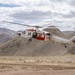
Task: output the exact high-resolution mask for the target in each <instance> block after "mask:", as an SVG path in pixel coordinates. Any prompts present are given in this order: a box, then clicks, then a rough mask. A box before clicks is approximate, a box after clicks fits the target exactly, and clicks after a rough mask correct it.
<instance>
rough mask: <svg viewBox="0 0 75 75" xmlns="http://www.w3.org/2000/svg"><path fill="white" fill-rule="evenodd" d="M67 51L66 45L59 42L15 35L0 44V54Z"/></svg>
mask: <svg viewBox="0 0 75 75" xmlns="http://www.w3.org/2000/svg"><path fill="white" fill-rule="evenodd" d="M67 51H68V47H65V45H64V44H60V43H55V42H54V43H51V42H50V41H37V40H35V39H34V40H33V41H32V42H28V41H27V39H25V38H21V37H16V38H14V39H12V40H11V41H9V42H7V43H5V44H3V45H1V46H0V55H11V56H14V55H15V56H17V55H18V56H50V55H63V54H64V53H66V52H67Z"/></svg>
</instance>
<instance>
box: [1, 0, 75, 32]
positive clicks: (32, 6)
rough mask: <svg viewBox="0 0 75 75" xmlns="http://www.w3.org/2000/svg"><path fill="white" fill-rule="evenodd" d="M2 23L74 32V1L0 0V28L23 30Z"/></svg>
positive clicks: (16, 26) (22, 27)
mask: <svg viewBox="0 0 75 75" xmlns="http://www.w3.org/2000/svg"><path fill="white" fill-rule="evenodd" d="M2 21H10V22H17V23H22V24H29V25H42V26H43V25H47V24H50V25H51V26H52V25H53V26H56V27H58V28H59V29H60V30H65V31H66V30H75V0H0V27H2V28H9V29H12V30H20V29H24V26H18V25H14V24H8V23H3V22H2Z"/></svg>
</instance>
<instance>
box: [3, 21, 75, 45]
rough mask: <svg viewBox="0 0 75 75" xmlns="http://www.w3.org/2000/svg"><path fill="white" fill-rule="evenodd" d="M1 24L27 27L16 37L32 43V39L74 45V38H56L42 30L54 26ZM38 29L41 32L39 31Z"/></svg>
mask: <svg viewBox="0 0 75 75" xmlns="http://www.w3.org/2000/svg"><path fill="white" fill-rule="evenodd" d="M2 22H3V23H10V24H17V25H22V26H26V27H28V28H27V29H25V30H23V31H19V32H18V33H17V35H18V36H19V37H24V38H27V39H28V41H29V42H31V41H32V39H36V40H40V41H47V40H49V41H51V42H54V41H55V42H60V43H74V44H75V36H73V37H72V38H71V39H65V38H62V37H59V36H56V35H54V34H52V33H51V32H47V31H44V30H43V29H44V28H48V27H55V26H50V24H47V25H46V24H45V25H42V26H39V25H35V26H31V25H28V24H20V23H14V22H9V21H2ZM30 27H33V28H30ZM40 28H41V29H42V30H40Z"/></svg>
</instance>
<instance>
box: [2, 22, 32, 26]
mask: <svg viewBox="0 0 75 75" xmlns="http://www.w3.org/2000/svg"><path fill="white" fill-rule="evenodd" d="M2 22H6V23H10V24H17V25H22V26H27V27H32V26H30V25H27V24H20V23H15V22H9V21H2Z"/></svg>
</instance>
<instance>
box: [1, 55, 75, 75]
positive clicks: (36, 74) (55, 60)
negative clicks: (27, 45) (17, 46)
mask: <svg viewBox="0 0 75 75" xmlns="http://www.w3.org/2000/svg"><path fill="white" fill-rule="evenodd" d="M74 57H75V55H72V56H71V55H66V56H50V57H21V56H0V75H75V58H74Z"/></svg>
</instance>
